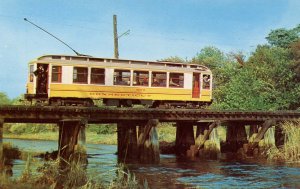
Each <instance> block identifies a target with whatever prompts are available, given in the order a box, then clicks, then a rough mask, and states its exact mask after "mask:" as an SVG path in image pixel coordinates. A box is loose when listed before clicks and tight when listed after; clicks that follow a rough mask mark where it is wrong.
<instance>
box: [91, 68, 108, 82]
mask: <svg viewBox="0 0 300 189" xmlns="http://www.w3.org/2000/svg"><path fill="white" fill-rule="evenodd" d="M104 78H105V70H104V69H102V68H92V69H91V83H92V84H104Z"/></svg>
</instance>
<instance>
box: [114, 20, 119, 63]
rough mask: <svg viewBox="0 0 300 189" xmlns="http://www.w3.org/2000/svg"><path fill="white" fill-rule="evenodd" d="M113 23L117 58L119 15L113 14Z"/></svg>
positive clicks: (116, 56) (117, 55) (116, 55)
mask: <svg viewBox="0 0 300 189" xmlns="http://www.w3.org/2000/svg"><path fill="white" fill-rule="evenodd" d="M113 25H114V52H115V58H116V59H118V58H119V44H118V31H117V15H114V16H113Z"/></svg>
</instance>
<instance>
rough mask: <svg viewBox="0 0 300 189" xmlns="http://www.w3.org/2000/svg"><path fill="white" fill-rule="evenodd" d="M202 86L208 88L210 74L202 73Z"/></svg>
mask: <svg viewBox="0 0 300 189" xmlns="http://www.w3.org/2000/svg"><path fill="white" fill-rule="evenodd" d="M202 88H203V89H210V75H208V74H203V82H202Z"/></svg>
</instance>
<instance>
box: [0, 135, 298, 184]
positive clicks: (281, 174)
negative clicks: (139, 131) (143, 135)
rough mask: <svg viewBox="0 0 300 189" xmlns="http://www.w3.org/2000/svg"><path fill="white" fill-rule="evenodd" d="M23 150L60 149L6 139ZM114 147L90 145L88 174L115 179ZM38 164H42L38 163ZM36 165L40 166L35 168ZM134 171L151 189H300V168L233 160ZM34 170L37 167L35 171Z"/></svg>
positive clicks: (169, 162)
mask: <svg viewBox="0 0 300 189" xmlns="http://www.w3.org/2000/svg"><path fill="white" fill-rule="evenodd" d="M4 142H11V143H12V144H14V145H15V146H18V147H19V148H21V149H23V150H33V151H44V152H45V151H52V150H56V149H57V142H55V141H27V140H15V139H13V140H12V139H5V140H4ZM116 151H117V146H115V145H96V144H88V145H87V153H88V162H89V164H88V174H89V175H90V176H91V177H92V178H95V179H97V178H101V180H104V181H106V182H109V181H110V180H111V179H112V178H114V177H115V174H116V173H115V169H116V165H117V156H116V155H115V152H116ZM37 162H38V164H41V162H39V161H37ZM24 165H25V162H24V161H22V160H15V161H14V167H13V172H14V176H16V177H18V176H20V175H21V173H22V171H23V169H24ZM34 166H37V165H34ZM128 167H129V169H130V170H131V172H134V173H135V175H136V177H137V178H138V179H139V180H140V181H141V182H142V181H143V180H145V179H146V180H147V182H148V184H149V186H150V188H154V189H155V188H172V189H173V188H174V189H177V188H300V168H299V167H289V166H285V165H278V164H270V163H267V162H256V161H255V160H253V159H252V160H251V161H250V160H249V161H238V160H234V159H231V158H223V159H221V160H203V159H195V160H190V159H186V158H177V157H176V156H174V155H161V161H160V163H159V164H158V165H157V164H156V165H154V164H146V165H145V164H129V165H128ZM32 170H34V168H32Z"/></svg>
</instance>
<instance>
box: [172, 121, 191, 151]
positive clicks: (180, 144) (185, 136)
mask: <svg viewBox="0 0 300 189" xmlns="http://www.w3.org/2000/svg"><path fill="white" fill-rule="evenodd" d="M193 145H195V137H194V128H193V123H189V122H176V141H175V153H176V154H177V155H184V156H186V155H188V154H187V153H188V150H189V149H191V146H193Z"/></svg>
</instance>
